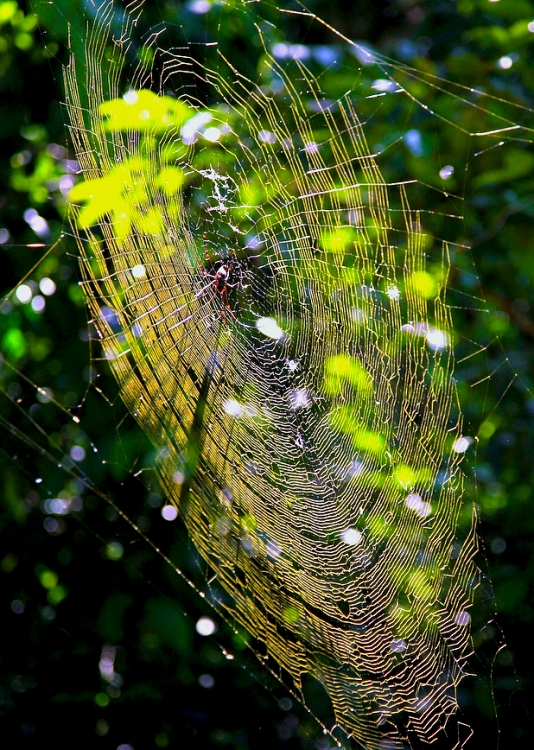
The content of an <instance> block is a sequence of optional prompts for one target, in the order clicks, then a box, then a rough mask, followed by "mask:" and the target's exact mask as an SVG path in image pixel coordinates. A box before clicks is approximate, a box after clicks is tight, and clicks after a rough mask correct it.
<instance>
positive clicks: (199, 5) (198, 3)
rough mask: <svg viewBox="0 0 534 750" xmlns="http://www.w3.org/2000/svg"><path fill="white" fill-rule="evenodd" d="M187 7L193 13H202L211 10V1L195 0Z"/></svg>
mask: <svg viewBox="0 0 534 750" xmlns="http://www.w3.org/2000/svg"><path fill="white" fill-rule="evenodd" d="M187 7H188V9H189V10H190V11H191V12H192V13H197V14H198V15H202V14H203V13H208V12H209V11H210V10H211V3H210V2H208V0H193V2H191V3H189V5H188V6H187Z"/></svg>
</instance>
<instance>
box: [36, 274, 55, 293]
mask: <svg viewBox="0 0 534 750" xmlns="http://www.w3.org/2000/svg"><path fill="white" fill-rule="evenodd" d="M39 289H40V290H41V291H42V293H43V294H44V295H45V296H46V297H51V296H52V295H53V294H54V292H55V291H56V285H55V282H53V281H52V279H49V278H48V276H45V278H44V279H41V281H40V282H39Z"/></svg>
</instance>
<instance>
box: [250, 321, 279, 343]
mask: <svg viewBox="0 0 534 750" xmlns="http://www.w3.org/2000/svg"><path fill="white" fill-rule="evenodd" d="M256 328H257V329H258V331H259V332H260V333H263V335H264V336H268V337H269V338H270V339H274V340H275V341H280V339H281V338H283V336H284V332H283V331H282V329H281V328H280V326H279V325H278V323H277V322H276V320H275V319H274V318H258V320H257V321H256Z"/></svg>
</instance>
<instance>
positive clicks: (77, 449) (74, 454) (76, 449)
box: [70, 445, 85, 461]
mask: <svg viewBox="0 0 534 750" xmlns="http://www.w3.org/2000/svg"><path fill="white" fill-rule="evenodd" d="M70 457H71V458H72V459H73V460H74V461H83V459H84V458H85V450H84V449H83V448H82V446H81V445H73V446H72V448H71V449H70Z"/></svg>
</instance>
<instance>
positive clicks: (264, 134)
mask: <svg viewBox="0 0 534 750" xmlns="http://www.w3.org/2000/svg"><path fill="white" fill-rule="evenodd" d="M258 140H259V141H261V143H276V136H275V134H274V133H271V132H270V131H269V130H260V132H259V133H258Z"/></svg>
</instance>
